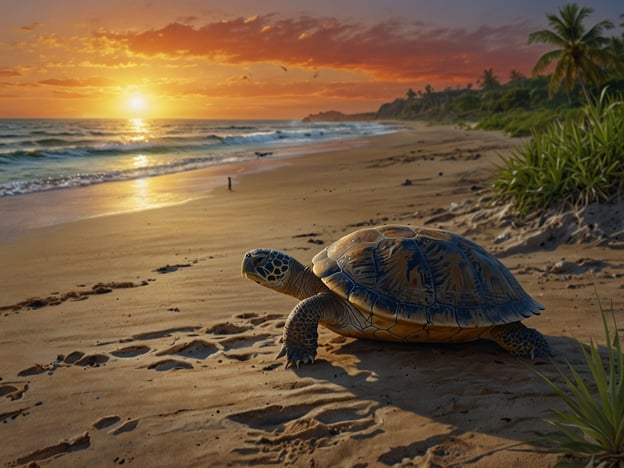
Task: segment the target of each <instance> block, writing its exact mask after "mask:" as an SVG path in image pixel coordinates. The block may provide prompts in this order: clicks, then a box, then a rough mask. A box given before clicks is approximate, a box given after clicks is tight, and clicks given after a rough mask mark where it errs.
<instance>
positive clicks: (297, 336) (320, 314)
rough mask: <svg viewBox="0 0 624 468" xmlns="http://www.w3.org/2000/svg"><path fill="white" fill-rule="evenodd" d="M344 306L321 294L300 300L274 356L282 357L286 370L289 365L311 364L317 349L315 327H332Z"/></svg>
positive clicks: (290, 316) (285, 326) (328, 295)
mask: <svg viewBox="0 0 624 468" xmlns="http://www.w3.org/2000/svg"><path fill="white" fill-rule="evenodd" d="M340 307H344V302H343V301H342V300H341V299H339V298H338V297H336V296H334V295H333V294H328V293H321V294H317V295H315V296H312V297H309V298H307V299H304V300H303V301H301V302H300V303H299V304H297V305H296V306H295V308H294V309H293V310H292V312H291V313H290V315H289V316H288V318H287V319H286V324H285V325H284V334H283V337H282V349H281V351H280V352H279V354H278V355H277V356H276V359H277V358H280V357H282V356H286V367H289V366H290V365H291V364H294V365H296V366H297V367H299V365H300V364H308V363H309V364H313V363H314V359H315V358H316V348H317V347H318V331H317V330H318V325H319V323H320V322H323V323H334V322H336V321H337V318H338V317H337V315H339V314H338V313H337V311H338V309H340Z"/></svg>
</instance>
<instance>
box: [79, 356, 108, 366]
mask: <svg viewBox="0 0 624 468" xmlns="http://www.w3.org/2000/svg"><path fill="white" fill-rule="evenodd" d="M109 359H110V358H109V357H108V356H106V355H105V354H87V355H85V356H83V357H81V358H80V359H78V360H77V361H76V362H75V364H74V365H76V366H82V367H99V366H100V365H102V364H104V363H105V362H107V361H108V360H109Z"/></svg>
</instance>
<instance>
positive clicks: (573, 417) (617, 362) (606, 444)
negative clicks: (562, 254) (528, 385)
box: [537, 306, 624, 466]
mask: <svg viewBox="0 0 624 468" xmlns="http://www.w3.org/2000/svg"><path fill="white" fill-rule="evenodd" d="M600 313H601V316H602V322H603V326H604V332H605V338H606V343H607V356H606V362H604V363H603V358H602V356H601V355H600V352H599V350H598V345H596V344H595V343H594V341H593V340H592V341H591V343H590V345H589V347H588V349H586V348H585V347H584V346H583V345H582V344H580V343H579V346H580V347H581V350H582V352H583V356H584V358H585V363H586V365H587V367H588V368H589V370H590V372H591V381H590V382H587V381H585V380H584V379H583V378H582V377H581V375H580V373H579V371H578V369H577V368H575V367H574V366H573V365H572V364H570V363H569V362H568V371H569V374H570V375H571V377H568V375H567V373H566V372H564V371H563V370H562V369H561V368H557V369H558V371H559V374H560V375H561V377H562V379H563V381H564V383H565V385H564V386H561V387H560V386H558V385H557V384H556V383H555V382H554V381H553V380H551V379H549V378H548V377H546V376H545V375H543V374H541V373H539V372H537V374H538V375H539V376H540V377H541V378H542V379H544V380H545V381H546V382H547V383H548V385H550V387H552V388H553V390H554V391H555V392H556V393H557V395H558V396H559V397H560V398H561V400H562V401H563V403H564V404H565V409H561V410H559V409H553V410H552V413H553V416H552V417H551V418H549V419H546V422H547V423H549V424H551V425H552V426H554V427H555V428H556V429H557V431H558V433H557V434H556V435H552V436H548V437H546V438H545V439H546V440H547V441H549V442H551V443H554V444H555V445H556V446H557V447H559V448H561V449H563V451H566V452H569V453H572V454H574V455H583V456H591V457H593V458H595V459H598V460H600V461H601V462H605V463H606V464H608V465H614V466H618V464H624V358H623V357H622V345H621V342H620V338H619V335H618V328H617V323H616V320H615V313H614V312H613V306H611V317H612V319H613V330H614V331H613V334H612V333H611V331H610V329H609V325H608V323H607V318H606V314H605V311H604V309H603V308H602V306H601V307H600ZM590 389H592V390H591V391H590ZM594 389H595V390H594ZM620 466H621V465H620Z"/></svg>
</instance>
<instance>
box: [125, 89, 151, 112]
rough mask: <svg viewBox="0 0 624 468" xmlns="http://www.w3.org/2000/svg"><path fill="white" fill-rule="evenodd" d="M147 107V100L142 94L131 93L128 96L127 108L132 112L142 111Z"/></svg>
mask: <svg viewBox="0 0 624 468" xmlns="http://www.w3.org/2000/svg"><path fill="white" fill-rule="evenodd" d="M146 108H147V101H146V100H145V96H143V95H142V94H133V95H132V96H130V97H129V98H128V109H129V110H130V111H132V112H137V113H138V112H143V111H145V110H146Z"/></svg>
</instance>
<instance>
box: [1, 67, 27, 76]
mask: <svg viewBox="0 0 624 468" xmlns="http://www.w3.org/2000/svg"><path fill="white" fill-rule="evenodd" d="M0 76H22V74H21V73H20V72H18V71H17V70H13V69H12V68H2V69H0Z"/></svg>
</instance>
